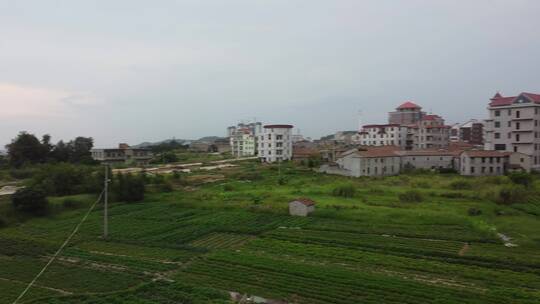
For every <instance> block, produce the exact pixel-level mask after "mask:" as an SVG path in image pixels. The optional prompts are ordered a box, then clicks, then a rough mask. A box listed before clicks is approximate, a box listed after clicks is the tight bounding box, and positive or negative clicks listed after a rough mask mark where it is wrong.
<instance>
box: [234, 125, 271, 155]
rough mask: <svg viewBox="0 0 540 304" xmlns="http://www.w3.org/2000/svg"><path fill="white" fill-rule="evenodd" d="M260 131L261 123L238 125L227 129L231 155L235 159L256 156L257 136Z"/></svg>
mask: <svg viewBox="0 0 540 304" xmlns="http://www.w3.org/2000/svg"><path fill="white" fill-rule="evenodd" d="M261 130H262V123H260V122H253V123H248V124H246V123H239V124H238V125H236V126H230V127H228V128H227V136H228V137H229V143H230V146H231V154H232V155H233V156H235V157H247V156H254V155H256V154H257V134H258V133H260V132H261Z"/></svg>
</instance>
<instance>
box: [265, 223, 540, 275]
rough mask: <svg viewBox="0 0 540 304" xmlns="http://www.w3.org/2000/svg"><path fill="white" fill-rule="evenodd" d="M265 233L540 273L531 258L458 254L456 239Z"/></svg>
mask: <svg viewBox="0 0 540 304" xmlns="http://www.w3.org/2000/svg"><path fill="white" fill-rule="evenodd" d="M265 236H267V237H271V238H274V239H280V240H288V241H292V242H297V243H306V244H319V245H329V246H336V247H343V248H351V249H359V250H364V251H371V252H380V253H384V254H391V255H398V256H410V257H419V258H429V259H436V260H443V261H445V262H451V263H459V264H466V265H476V266H484V267H491V268H504V269H509V270H513V271H527V272H531V273H537V274H540V265H539V264H537V263H535V262H531V261H526V260H520V261H519V262H518V261H508V260H507V259H505V258H504V257H503V256H502V255H501V256H498V257H497V258H495V257H485V256H471V255H466V256H460V255H459V254H458V251H459V249H460V248H461V247H460V246H458V245H459V243H458V242H449V241H439V240H438V241H431V240H423V239H416V238H397V237H386V236H373V235H362V234H351V233H338V232H324V231H313V230H288V229H280V230H277V231H273V232H271V233H268V234H265ZM462 244H464V243H462ZM473 246H474V245H473ZM500 248H501V249H503V248H504V247H503V246H502V245H500Z"/></svg>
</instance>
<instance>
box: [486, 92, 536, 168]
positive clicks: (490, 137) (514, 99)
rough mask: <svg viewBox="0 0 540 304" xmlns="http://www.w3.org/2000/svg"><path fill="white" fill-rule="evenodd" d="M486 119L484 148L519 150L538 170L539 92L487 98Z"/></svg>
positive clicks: (497, 95) (496, 95)
mask: <svg viewBox="0 0 540 304" xmlns="http://www.w3.org/2000/svg"><path fill="white" fill-rule="evenodd" d="M488 111H489V119H487V120H486V124H485V126H484V129H485V141H484V148H485V149H486V150H498V151H508V152H520V153H524V154H527V155H529V156H531V157H532V167H533V169H535V170H539V169H540V123H539V121H540V94H532V93H521V94H519V95H518V96H511V97H503V96H502V95H501V94H500V93H497V94H495V96H493V98H491V102H490V103H489V106H488Z"/></svg>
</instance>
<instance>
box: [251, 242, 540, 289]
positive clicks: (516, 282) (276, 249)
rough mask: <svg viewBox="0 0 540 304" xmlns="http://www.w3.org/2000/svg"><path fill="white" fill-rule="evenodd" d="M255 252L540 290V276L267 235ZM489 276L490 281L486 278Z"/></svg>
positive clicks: (473, 284)
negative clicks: (271, 237) (291, 240)
mask: <svg viewBox="0 0 540 304" xmlns="http://www.w3.org/2000/svg"><path fill="white" fill-rule="evenodd" d="M242 250H243V251H245V250H247V251H249V252H250V253H251V254H256V255H262V256H269V257H273V258H279V259H288V260H292V261H302V262H303V263H308V264H314V265H316V264H332V265H335V267H345V268H349V269H352V270H360V271H373V272H381V273H387V274H388V275H395V276H408V277H420V278H421V279H423V278H426V279H430V280H432V281H448V282H450V283H455V285H456V286H463V287H464V288H476V287H479V288H492V287H493V288H501V287H504V288H510V287H512V288H517V289H520V290H523V291H524V292H527V291H529V290H540V279H539V277H538V275H535V274H531V273H520V272H513V271H508V270H499V269H493V268H484V267H477V266H470V265H459V264H455V263H445V262H444V261H435V260H426V259H418V258H410V257H403V256H395V255H391V254H383V253H379V252H368V251H359V250H356V249H350V248H342V247H334V246H328V245H317V244H304V243H294V242H290V241H282V240H275V239H270V238H263V239H257V240H254V241H251V242H250V243H249V244H247V245H246V246H245V247H243V249H242ZM486 278H489V280H486Z"/></svg>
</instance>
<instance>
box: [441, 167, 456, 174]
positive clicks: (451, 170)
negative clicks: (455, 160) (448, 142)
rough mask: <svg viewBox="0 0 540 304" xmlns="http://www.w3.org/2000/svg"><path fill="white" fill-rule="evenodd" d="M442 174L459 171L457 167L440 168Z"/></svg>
mask: <svg viewBox="0 0 540 304" xmlns="http://www.w3.org/2000/svg"><path fill="white" fill-rule="evenodd" d="M438 171H439V173H440V174H456V173H458V172H457V170H456V169H454V168H439V169H438Z"/></svg>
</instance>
